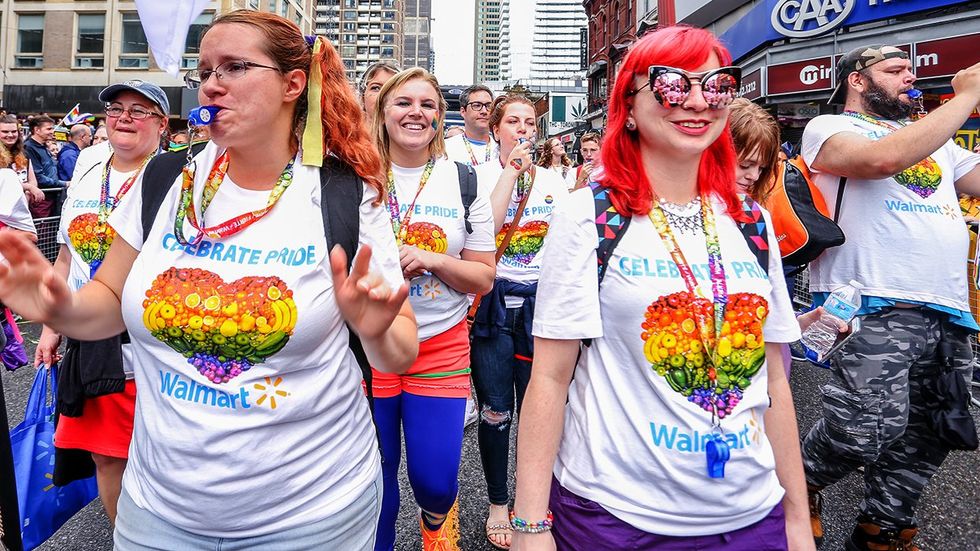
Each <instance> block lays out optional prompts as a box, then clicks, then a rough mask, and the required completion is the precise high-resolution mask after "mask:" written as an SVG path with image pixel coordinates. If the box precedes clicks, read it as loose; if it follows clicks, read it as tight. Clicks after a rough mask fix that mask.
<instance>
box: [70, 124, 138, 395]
mask: <svg viewBox="0 0 980 551" xmlns="http://www.w3.org/2000/svg"><path fill="white" fill-rule="evenodd" d="M107 143H108V142H107ZM86 149H87V148H86ZM99 151H101V153H102V158H101V160H97V159H96V158H95V157H93V156H89V157H87V159H89V161H91V162H88V163H86V165H83V166H82V170H76V171H75V174H74V175H73V176H72V180H71V185H69V186H68V195H67V197H66V198H65V203H64V205H63V206H62V210H61V220H60V222H59V225H58V244H59V245H68V253H69V255H70V257H71V261H70V263H69V265H68V287H70V288H71V290H72V291H77V290H79V289H81V288H82V286H83V285H85V284H86V283H88V282H89V281H90V280H91V279H92V267H91V262H92V261H93V260H95V258H96V257H95V255H96V253H97V251H98V249H99V247H100V244H99V239H98V235H97V233H96V230H97V229H98V222H99V201H100V198H101V196H102V171H103V170H104V169H105V163H106V162H108V160H109V157H110V156H111V155H112V149H110V148H100V149H99ZM76 166H77V165H76ZM134 172H135V171H132V172H119V171H118V170H115V169H111V170H110V172H109V193H110V194H111V196H112V197H115V196H116V193H118V192H119V188H120V187H121V186H122V185H123V183H124V182H125V181H126V180H128V179H129V178H130V177H131V176H132V175H133V173H134ZM139 193H140V186H139V182H135V183H134V184H133V186H132V187H131V188H130V189H129V191H128V192H127V193H126V195H124V196H123V197H122V199H121V200H120V202H119V204H120V205H122V204H124V203H125V202H126V201H128V200H129V199H130V197H132V196H133V195H139ZM116 208H118V207H116ZM114 237H115V232H114V231H113V229H112V227H111V226H110V227H109V228H108V231H107V233H106V236H105V245H104V246H105V250H106V252H108V251H109V245H111V244H112V240H113V238H114ZM103 258H104V257H103ZM122 358H123V372H124V373H125V375H126V378H127V379H132V378H133V347H132V345H130V344H124V345H122Z"/></svg>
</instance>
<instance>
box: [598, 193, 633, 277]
mask: <svg viewBox="0 0 980 551" xmlns="http://www.w3.org/2000/svg"><path fill="white" fill-rule="evenodd" d="M589 187H590V188H592V197H593V198H594V199H595V228H596V231H597V232H598V234H599V246H598V247H597V248H596V261H597V263H598V270H599V286H600V287H601V286H602V279H603V278H604V277H606V268H608V267H609V259H610V258H612V253H613V250H614V249H615V248H616V245H618V244H619V240H620V239H622V238H623V234H625V233H626V228H628V227H629V225H630V219H631V217H628V216H622V215H620V214H619V212H617V211H616V207H615V206H613V204H612V200H611V199H610V197H609V188H606V187H603V186H602V185H601V184H599V183H598V182H589Z"/></svg>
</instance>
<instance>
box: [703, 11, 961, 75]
mask: <svg viewBox="0 0 980 551" xmlns="http://www.w3.org/2000/svg"><path fill="white" fill-rule="evenodd" d="M966 2H967V0H764V1H762V2H759V3H758V4H757V5H756V6H755V7H754V8H752V9H751V10H750V11H749V12H748V13H747V14H746V15H745V16H744V17H742V19H740V20H739V21H738V22H737V23H735V24H734V25H732V27H731V28H730V29H728V30H727V31H726V32H725V33H724V34H722V35H721V40H722V42H724V43H725V45H726V46H728V50H729V51H730V52H731V54H732V58H733V59H735V60H738V59H740V58H742V57H743V56H744V55H745V54H747V53H749V52H751V51H752V50H754V49H756V48H758V47H759V46H762V45H763V44H770V43H772V42H775V41H777V40H785V39H786V38H807V37H814V36H821V35H825V34H828V33H833V32H835V31H836V30H838V29H840V28H841V27H842V26H844V25H857V24H860V23H868V22H871V21H880V20H882V19H888V18H891V17H899V16H902V15H907V14H910V13H915V12H919V11H923V10H934V9H936V8H941V7H945V6H952V5H955V4H965V3H966Z"/></svg>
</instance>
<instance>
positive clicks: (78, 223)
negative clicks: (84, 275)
mask: <svg viewBox="0 0 980 551" xmlns="http://www.w3.org/2000/svg"><path fill="white" fill-rule="evenodd" d="M100 229H101V231H104V232H105V234H104V235H105V239H104V241H103V242H102V243H99V231H100ZM115 236H116V232H115V230H113V229H112V226H110V225H108V224H105V226H104V227H103V228H100V227H99V215H98V214H95V213H94V212H90V213H86V214H80V215H78V216H76V217H75V218H74V219H72V221H71V222H69V223H68V238H69V239H70V240H71V246H72V248H73V249H75V252H77V253H78V256H80V257H82V260H84V261H85V263H86V264H92V261H94V260H101V259H103V258H105V253H106V252H108V250H109V245H112V239H113V238H114V237H115Z"/></svg>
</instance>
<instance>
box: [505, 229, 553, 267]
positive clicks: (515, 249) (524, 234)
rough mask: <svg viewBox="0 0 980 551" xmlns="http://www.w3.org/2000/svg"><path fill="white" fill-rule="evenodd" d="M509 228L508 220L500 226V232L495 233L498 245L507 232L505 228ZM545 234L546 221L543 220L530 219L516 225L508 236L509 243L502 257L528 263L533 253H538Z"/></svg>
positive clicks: (546, 230)
mask: <svg viewBox="0 0 980 551" xmlns="http://www.w3.org/2000/svg"><path fill="white" fill-rule="evenodd" d="M509 229H510V223H509V222H508V223H506V224H504V225H503V227H501V228H500V232H498V233H497V246H498V247H499V246H500V243H501V242H502V241H503V240H504V235H506V234H507V230H509ZM546 235H548V223H547V222H545V221H544V220H532V221H530V222H528V223H526V224H522V225H520V226H518V227H517V230H516V231H514V235H512V236H511V238H510V243H508V244H507V249H506V250H505V251H504V258H507V259H509V260H512V261H514V262H517V263H519V264H524V265H525V266H526V265H528V264H530V263H531V260H533V259H534V255H536V254H538V251H540V250H541V247H542V245H544V238H545V236H546Z"/></svg>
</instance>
